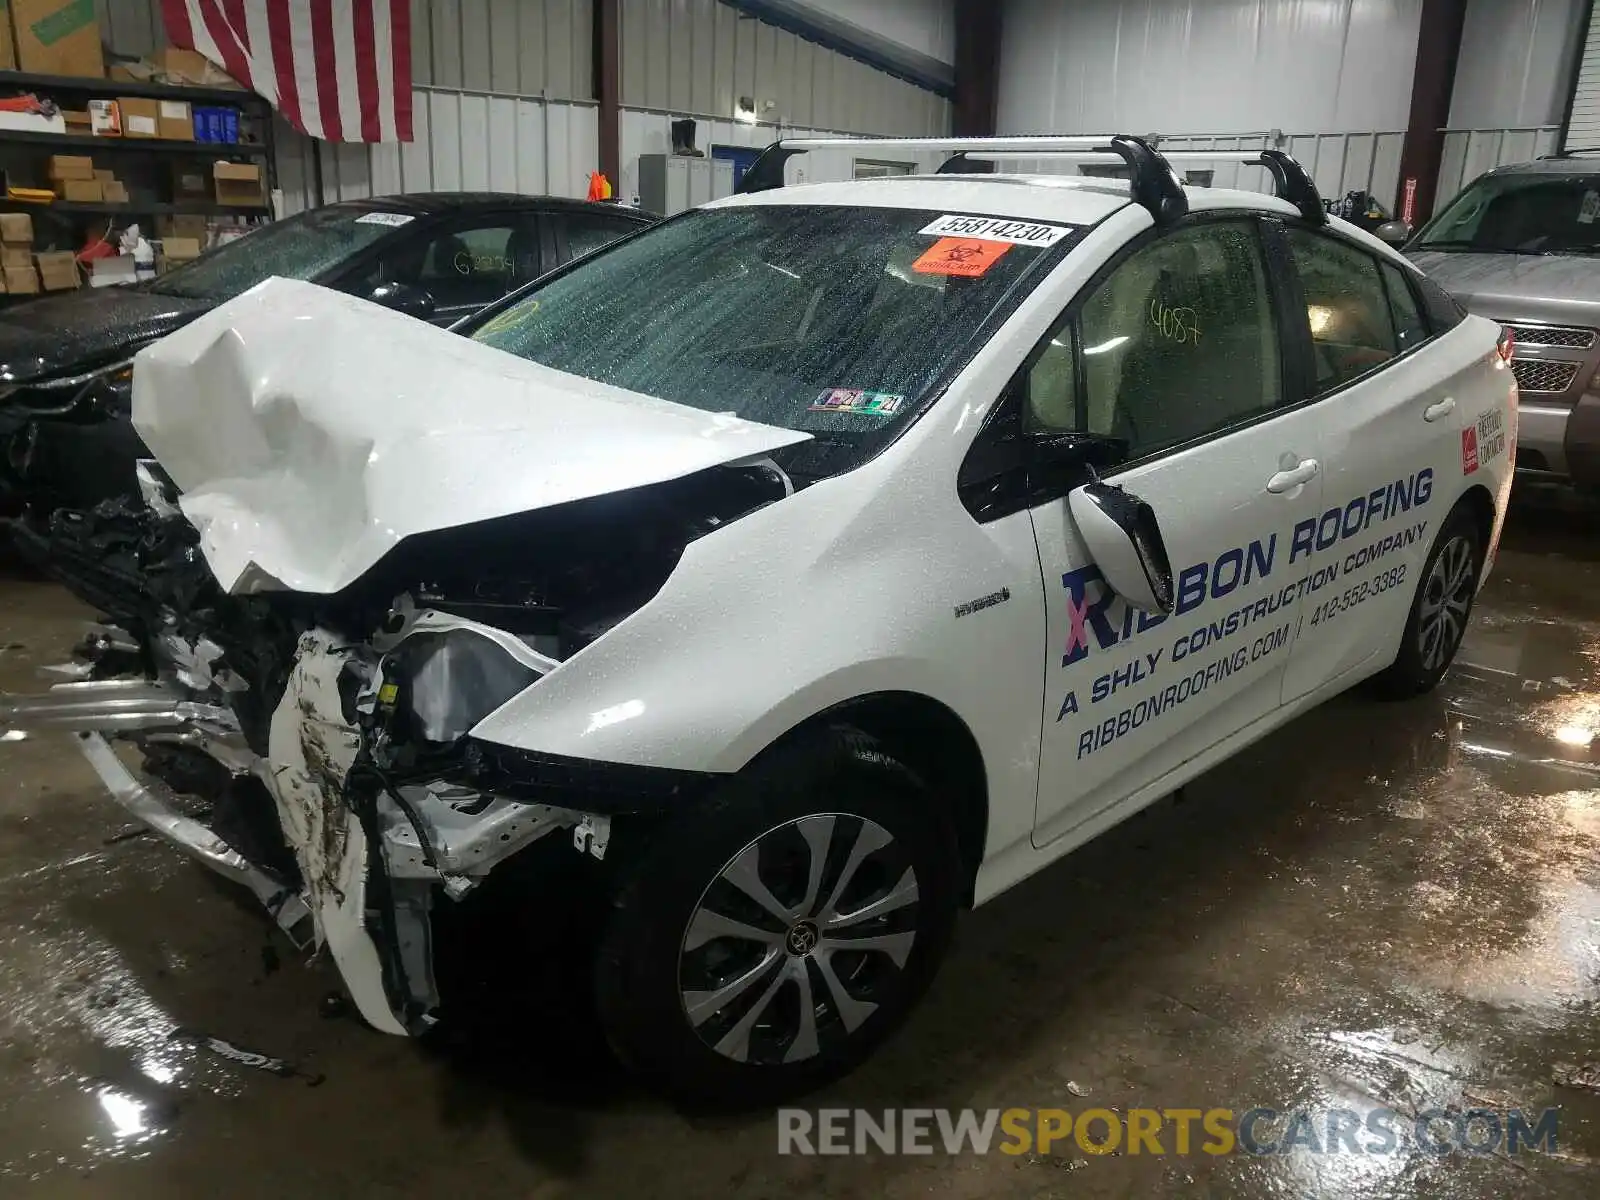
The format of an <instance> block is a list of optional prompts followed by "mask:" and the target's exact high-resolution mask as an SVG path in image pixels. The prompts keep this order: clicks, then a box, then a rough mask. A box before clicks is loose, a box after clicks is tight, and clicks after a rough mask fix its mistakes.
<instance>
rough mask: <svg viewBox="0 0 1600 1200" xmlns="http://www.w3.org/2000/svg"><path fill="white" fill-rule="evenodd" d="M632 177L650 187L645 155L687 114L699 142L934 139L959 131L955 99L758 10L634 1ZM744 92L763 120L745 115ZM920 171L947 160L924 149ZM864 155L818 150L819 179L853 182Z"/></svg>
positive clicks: (711, 0) (626, 5)
mask: <svg viewBox="0 0 1600 1200" xmlns="http://www.w3.org/2000/svg"><path fill="white" fill-rule="evenodd" d="M621 85H622V104H623V112H622V146H621V150H622V178H621V180H620V181H618V189H617V190H618V192H619V194H621V195H623V196H625V197H632V196H633V195H634V194H635V193H636V192H637V190H638V162H639V155H641V154H653V153H665V152H666V151H667V150H669V149H670V148H671V140H670V125H671V122H672V120H673V119H674V118H676V117H694V118H695V119H696V121H697V122H699V128H698V129H697V131H696V139H695V140H696V143H697V145H698V147H699V148H700V149H701V150H702V151H704V152H705V153H708V154H709V153H710V151H711V147H712V146H717V145H724V146H764V145H766V144H767V143H768V142H771V141H773V140H774V139H775V138H777V137H778V136H779V135H780V133H781V134H784V135H787V136H792V137H805V136H824V135H827V134H838V133H857V134H861V133H866V134H883V135H890V134H897V135H899V136H901V137H934V136H937V135H939V134H942V133H946V132H948V130H949V127H950V104H949V102H948V101H946V100H944V99H942V98H940V97H939V96H937V95H935V94H934V93H933V92H930V91H925V90H924V89H922V88H919V87H916V86H915V85H913V84H910V83H906V82H905V81H903V80H900V79H896V78H894V77H893V76H891V75H887V74H884V73H883V72H880V71H876V70H874V69H873V68H871V67H869V66H867V65H865V64H864V63H860V62H857V61H855V60H854V59H851V58H847V57H845V56H844V55H842V54H838V53H836V52H834V51H832V50H828V49H825V48H824V47H822V46H818V45H815V44H813V43H811V42H808V41H806V40H804V39H803V38H800V37H797V36H796V35H794V34H791V33H789V32H787V31H785V30H782V29H777V28H774V27H773V26H771V25H768V24H765V23H764V22H761V21H758V20H756V19H754V18H752V17H748V16H746V15H744V14H743V13H741V12H739V11H738V10H737V9H735V8H733V7H731V6H729V5H728V4H725V3H721V2H719V0H623V3H622V79H621ZM740 97H746V98H748V99H750V100H753V101H754V102H755V111H756V115H757V118H758V120H757V122H756V123H755V124H746V123H741V122H736V121H734V120H733V119H732V118H733V114H734V108H735V104H736V103H737V102H738V100H739V98H740ZM892 157H897V158H904V159H905V161H914V162H916V163H917V165H918V167H919V169H923V170H928V169H931V168H932V167H933V166H937V165H938V164H937V161H936V160H933V159H929V160H926V161H923V160H922V159H919V158H918V156H914V155H913V156H892ZM852 164H853V156H851V155H850V154H848V153H844V152H830V153H826V154H824V153H818V154H814V155H810V156H808V160H807V161H805V163H804V165H799V164H797V169H799V170H801V171H804V172H805V173H806V174H807V176H808V177H809V178H811V179H836V178H839V179H845V178H849V177H850V174H851V171H852Z"/></svg>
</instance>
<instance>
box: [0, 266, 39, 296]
mask: <svg viewBox="0 0 1600 1200" xmlns="http://www.w3.org/2000/svg"><path fill="white" fill-rule="evenodd" d="M4 275H5V277H6V291H8V292H13V293H16V294H19V295H20V294H24V293H33V292H37V291H38V290H39V272H37V271H35V270H34V269H33V264H32V263H29V264H28V265H27V266H25V267H7V268H6V269H5V271H4Z"/></svg>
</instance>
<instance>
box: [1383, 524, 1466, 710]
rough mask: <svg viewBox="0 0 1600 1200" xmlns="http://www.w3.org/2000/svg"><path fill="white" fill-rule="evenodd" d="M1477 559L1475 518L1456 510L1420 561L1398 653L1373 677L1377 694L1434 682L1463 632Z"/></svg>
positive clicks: (1396, 694) (1407, 692) (1412, 690)
mask: <svg viewBox="0 0 1600 1200" xmlns="http://www.w3.org/2000/svg"><path fill="white" fill-rule="evenodd" d="M1482 563H1483V547H1482V546H1481V545H1480V544H1479V537H1478V526H1477V522H1476V521H1474V520H1473V517H1472V514H1471V513H1469V512H1467V511H1465V510H1464V509H1457V510H1456V511H1455V512H1453V513H1452V514H1451V515H1450V517H1449V519H1447V520H1446V521H1445V524H1444V528H1443V529H1442V530H1441V531H1440V533H1439V537H1438V540H1437V541H1436V542H1434V545H1433V550H1432V552H1431V553H1429V555H1428V561H1427V562H1426V563H1425V564H1424V565H1423V568H1422V582H1421V583H1420V584H1419V585H1418V586H1417V594H1416V596H1415V598H1413V600H1412V601H1411V613H1410V615H1409V616H1408V617H1407V618H1406V629H1405V636H1404V637H1403V638H1402V640H1401V643H1400V652H1399V653H1398V654H1397V655H1396V656H1395V660H1394V662H1393V663H1391V664H1390V665H1389V667H1388V668H1386V669H1385V670H1384V671H1383V673H1382V674H1380V675H1379V676H1378V677H1377V678H1376V680H1375V681H1374V682H1375V683H1376V685H1377V687H1378V690H1379V692H1380V693H1381V694H1383V695H1385V696H1388V697H1390V698H1393V699H1405V698H1407V697H1410V696H1420V695H1422V694H1423V693H1424V692H1431V691H1432V690H1433V689H1434V688H1436V687H1438V686H1439V681H1440V680H1441V679H1443V678H1444V675H1445V672H1446V671H1448V670H1449V669H1450V664H1451V663H1453V662H1454V661H1455V657H1456V651H1458V650H1460V649H1461V639H1462V638H1463V637H1465V636H1466V632H1467V621H1468V619H1469V618H1470V617H1471V616H1472V602H1473V600H1474V599H1475V598H1476V597H1477V594H1478V573H1479V571H1480V570H1481V569H1482Z"/></svg>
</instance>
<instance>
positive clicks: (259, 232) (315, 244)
mask: <svg viewBox="0 0 1600 1200" xmlns="http://www.w3.org/2000/svg"><path fill="white" fill-rule="evenodd" d="M410 221H411V217H410V216H409V215H408V214H406V213H391V212H378V211H374V210H372V209H365V208H344V207H341V206H333V207H328V208H314V209H312V210H310V211H309V212H303V213H300V214H298V215H297V216H293V217H287V218H285V219H284V220H282V221H274V222H272V224H270V225H263V226H261V228H259V229H254V230H252V231H251V232H249V233H247V234H245V235H244V237H242V238H238V239H236V240H235V241H231V242H229V243H227V244H226V245H224V246H218V247H217V248H216V249H215V250H211V251H208V252H207V253H205V254H203V255H201V256H200V257H199V258H197V259H195V260H194V261H193V262H192V263H189V264H188V265H187V266H182V267H178V268H177V269H176V270H173V271H168V272H167V273H166V274H165V275H163V276H162V277H161V278H160V279H159V280H157V281H156V282H155V283H153V284H152V285H151V288H150V290H151V291H155V292H162V293H165V294H167V295H171V296H188V297H191V298H193V299H197V300H228V299H231V298H232V297H234V296H237V295H238V294H239V293H240V292H244V291H248V290H249V289H250V288H253V287H255V285H256V284H258V283H260V282H261V281H262V280H263V279H269V278H271V277H272V276H274V275H281V276H283V277H284V278H285V279H313V278H315V277H316V276H318V275H321V274H322V273H323V272H324V271H326V270H329V269H330V268H332V267H336V266H338V265H339V264H340V263H341V262H343V261H345V260H346V259H348V258H350V257H351V256H352V255H354V254H357V253H359V252H360V251H362V250H365V249H366V248H367V247H368V246H370V245H372V244H373V243H374V242H377V241H379V240H380V239H381V238H383V237H386V236H387V235H389V234H391V233H393V232H394V231H395V229H396V228H397V227H398V226H400V225H405V224H408V223H410Z"/></svg>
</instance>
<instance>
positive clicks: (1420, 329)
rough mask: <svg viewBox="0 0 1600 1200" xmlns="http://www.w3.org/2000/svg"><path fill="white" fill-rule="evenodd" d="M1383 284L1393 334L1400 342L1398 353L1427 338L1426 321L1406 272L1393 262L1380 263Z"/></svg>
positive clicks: (1420, 343) (1402, 352)
mask: <svg viewBox="0 0 1600 1200" xmlns="http://www.w3.org/2000/svg"><path fill="white" fill-rule="evenodd" d="M1378 269H1379V270H1380V271H1382V272H1383V285H1384V288H1385V289H1386V290H1387V291H1388V293H1389V315H1390V316H1391V317H1392V318H1393V320H1394V330H1395V336H1396V337H1397V339H1398V340H1399V342H1400V353H1401V354H1404V353H1405V352H1406V351H1407V350H1410V349H1411V348H1412V347H1413V346H1420V345H1422V343H1423V342H1425V341H1427V340H1428V323H1427V322H1426V321H1425V320H1423V318H1422V309H1420V308H1419V307H1417V297H1416V294H1415V293H1414V292H1412V290H1411V285H1410V284H1409V283H1408V282H1407V281H1406V273H1405V272H1404V271H1402V270H1401V269H1400V268H1399V267H1397V266H1395V265H1394V264H1393V263H1381V264H1379V267H1378Z"/></svg>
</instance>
